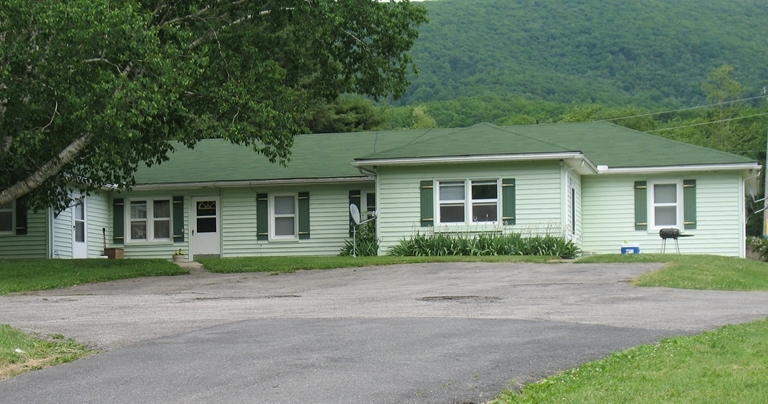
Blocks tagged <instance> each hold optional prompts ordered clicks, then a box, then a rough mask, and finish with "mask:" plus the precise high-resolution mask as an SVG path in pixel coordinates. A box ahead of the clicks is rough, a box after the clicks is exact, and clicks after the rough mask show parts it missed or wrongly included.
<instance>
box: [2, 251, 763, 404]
mask: <svg viewBox="0 0 768 404" xmlns="http://www.w3.org/2000/svg"><path fill="white" fill-rule="evenodd" d="M659 266H660V264H509V263H507V264H505V263H494V264H489V263H452V264H418V265H397V266H388V267H370V268H352V269H337V270H331V271H300V272H297V273H295V274H283V275H278V276H270V275H268V274H229V275H220V274H210V273H207V272H204V271H202V272H196V273H194V274H193V275H188V276H179V277H163V278H144V279H133V280H124V281H117V282H108V283H102V284H94V285H80V286H76V287H72V288H68V289H64V290H54V291H46V292H40V293H35V294H30V295H15V296H6V297H2V298H0V302H1V303H2V304H0V323H8V324H11V325H13V326H15V327H20V328H23V329H26V330H31V331H37V332H41V333H43V334H48V333H61V334H64V335H66V336H68V337H73V338H76V339H78V340H80V341H83V342H86V343H89V344H92V345H94V346H97V347H99V348H102V349H104V350H106V351H107V352H105V353H102V354H100V355H97V356H94V357H91V358H88V359H85V360H81V361H78V362H75V363H72V364H67V365H63V366H58V367H54V368H49V369H45V370H43V371H37V372H32V373H28V374H25V375H22V376H20V377H17V378H14V379H11V380H8V381H4V382H0V396H2V397H6V398H8V399H12V401H14V402H58V403H70V402H71V403H75V402H77V403H98V402H118V403H119V402H125V403H128V402H131V403H135V402H169V403H174V402H178V403H182V402H184V403H207V402H243V403H245V402H271V403H282V402H286V403H288V402H318V403H326V402H328V403H331V402H334V403H360V402H371V403H404V402H413V403H470V402H474V403H479V402H484V401H487V400H490V399H492V398H493V397H494V396H495V395H496V394H498V392H499V391H501V390H502V389H503V388H504V387H506V386H507V385H508V383H510V382H513V383H525V382H528V381H531V380H535V379H537V378H540V377H543V376H546V375H548V374H551V373H553V372H556V371H558V370H561V369H566V368H569V367H572V366H575V365H577V364H579V363H582V362H584V361H588V360H591V359H596V358H599V357H603V356H605V355H607V354H609V353H610V352H613V351H616V350H619V349H624V348H628V347H631V346H635V345H638V344H643V343H652V342H655V341H658V340H659V339H660V338H663V337H665V336H673V335H681V334H689V333H696V332H700V331H703V330H708V329H713V328H716V327H719V326H721V325H725V324H729V323H740V322H746V321H750V320H755V319H759V318H765V317H766V316H768V293H756V292H720V291H692V290H677V289H665V288H635V287H632V286H630V285H629V284H628V281H629V280H630V279H631V278H633V277H635V276H637V275H639V274H641V273H644V272H647V271H651V270H653V269H656V268H658V267H659Z"/></svg>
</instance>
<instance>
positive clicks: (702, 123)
mask: <svg viewBox="0 0 768 404" xmlns="http://www.w3.org/2000/svg"><path fill="white" fill-rule="evenodd" d="M763 115H768V112H763V113H760V114H754V115H748V116H737V117H735V118H728V119H721V120H719V121H711V122H701V123H694V124H691V125H683V126H675V127H672V128H663V129H654V130H648V131H646V132H649V133H650V132H663V131H665V130H673V129H680V128H690V127H692V126H702V125H710V124H713V123H721V122H730V121H735V120H739V119H747V118H754V117H756V116H763Z"/></svg>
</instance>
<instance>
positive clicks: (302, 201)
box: [299, 192, 309, 240]
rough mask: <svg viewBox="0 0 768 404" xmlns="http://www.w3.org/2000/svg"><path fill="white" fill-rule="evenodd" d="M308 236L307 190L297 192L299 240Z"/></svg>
mask: <svg viewBox="0 0 768 404" xmlns="http://www.w3.org/2000/svg"><path fill="white" fill-rule="evenodd" d="M308 238H309V192H299V240H306V239H308Z"/></svg>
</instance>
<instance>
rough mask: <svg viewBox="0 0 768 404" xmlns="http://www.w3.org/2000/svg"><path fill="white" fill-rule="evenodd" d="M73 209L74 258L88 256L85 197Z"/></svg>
mask: <svg viewBox="0 0 768 404" xmlns="http://www.w3.org/2000/svg"><path fill="white" fill-rule="evenodd" d="M72 210H73V212H72V258H88V243H87V240H86V238H87V231H86V229H87V228H88V227H87V226H86V223H85V197H82V200H81V201H80V203H78V204H77V205H75V206H73V207H72Z"/></svg>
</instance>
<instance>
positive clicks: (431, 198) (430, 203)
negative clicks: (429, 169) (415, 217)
mask: <svg viewBox="0 0 768 404" xmlns="http://www.w3.org/2000/svg"><path fill="white" fill-rule="evenodd" d="M434 225H435V193H434V183H433V182H432V181H421V227H430V226H434Z"/></svg>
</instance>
